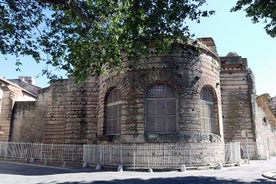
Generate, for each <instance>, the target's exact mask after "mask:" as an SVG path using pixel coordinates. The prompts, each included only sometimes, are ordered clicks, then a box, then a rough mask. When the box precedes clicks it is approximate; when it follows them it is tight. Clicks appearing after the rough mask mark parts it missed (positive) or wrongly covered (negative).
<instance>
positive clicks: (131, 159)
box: [0, 142, 240, 169]
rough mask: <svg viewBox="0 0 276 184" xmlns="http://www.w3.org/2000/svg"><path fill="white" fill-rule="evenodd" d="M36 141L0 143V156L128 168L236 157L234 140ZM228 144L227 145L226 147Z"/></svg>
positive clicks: (214, 161) (196, 163)
mask: <svg viewBox="0 0 276 184" xmlns="http://www.w3.org/2000/svg"><path fill="white" fill-rule="evenodd" d="M231 144H232V145H230V146H229V143H228V144H226V145H224V144H223V143H133V144H127V143H124V144H114V143H112V144H92V145H68V144H39V143H11V142H0V157H4V158H13V159H34V160H40V161H74V162H85V163H87V164H91V165H97V164H100V165H102V166H118V165H122V166H124V167H128V168H134V169H135V168H159V169H163V168H180V167H181V166H183V165H185V166H187V167H197V166H206V165H216V164H217V163H224V162H236V161H239V160H240V151H239V150H240V147H239V144H238V143H231ZM227 145H228V146H227Z"/></svg>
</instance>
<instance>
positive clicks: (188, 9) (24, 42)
mask: <svg viewBox="0 0 276 184" xmlns="http://www.w3.org/2000/svg"><path fill="white" fill-rule="evenodd" d="M204 3H206V2H205V0H167V1H163V0H123V1H122V0H40V1H35V0H16V1H13V0H0V27H1V29H0V53H1V54H14V55H16V56H22V55H30V56H32V57H33V58H34V59H35V60H36V62H44V63H46V64H47V65H51V66H54V67H57V68H60V69H63V70H66V71H67V72H68V73H72V74H73V75H74V76H75V77H76V78H77V80H85V79H86V77H87V76H88V75H93V74H95V73H100V72H102V71H103V68H105V67H109V68H110V67H118V66H120V64H121V61H122V57H121V56H122V54H121V51H122V49H123V50H124V52H126V53H127V57H128V59H131V60H135V59H137V58H139V55H140V54H146V53H147V45H148V44H153V45H154V46H155V47H156V50H157V51H160V52H162V51H164V50H165V49H166V48H168V45H169V44H170V43H171V42H172V41H176V40H178V39H180V40H185V38H186V37H187V36H189V29H188V26H187V25H186V24H185V23H186V21H187V20H194V21H199V19H200V17H205V16H209V15H211V14H213V13H214V12H213V11H205V10H201V6H202V5H203V4H204ZM17 64H21V63H20V62H18V63H17ZM44 73H45V74H47V75H49V77H50V78H55V77H56V76H55V75H52V73H49V72H48V71H47V70H44Z"/></svg>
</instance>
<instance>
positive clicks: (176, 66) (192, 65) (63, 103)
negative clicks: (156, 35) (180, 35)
mask: <svg viewBox="0 0 276 184" xmlns="http://www.w3.org/2000/svg"><path fill="white" fill-rule="evenodd" d="M198 48H199V49H198ZM219 73H220V63H219V58H218V57H217V55H216V53H215V52H213V51H212V50H209V49H208V48H207V47H206V46H204V45H198V46H193V45H183V44H177V45H174V46H173V47H172V52H170V53H168V54H166V55H164V56H160V57H156V56H150V57H149V58H145V59H143V60H142V61H141V62H139V63H137V62H130V61H125V66H124V70H123V71H120V72H118V71H115V70H114V71H112V70H110V71H108V72H107V73H106V74H102V75H100V76H94V77H90V78H88V81H87V82H86V83H84V84H75V82H74V79H73V78H72V77H70V78H69V79H67V80H60V81H56V82H53V83H51V85H50V87H49V88H47V89H46V90H44V91H42V92H41V94H40V95H39V100H38V102H37V103H36V109H37V108H38V107H40V108H41V109H45V110H44V111H43V112H44V113H45V114H46V115H45V114H43V115H41V114H40V115H39V113H41V111H35V112H34V113H33V116H34V117H40V118H41V120H43V121H45V123H44V124H45V127H44V135H43V142H44V143H66V144H91V143H99V142H202V141H207V142H208V141H209V142H210V141H211V142H212V141H219V142H221V141H223V131H222V130H223V129H222V116H221V112H222V110H221V98H220V96H221V92H220V87H219V86H220V79H219V77H220V75H219ZM155 84H166V85H168V86H170V87H172V88H173V89H175V91H176V98H177V109H176V111H177V122H176V131H175V132H173V133H169V134H158V133H145V115H144V114H145V94H146V91H147V90H148V89H149V87H151V86H152V85H155ZM206 86H208V87H209V88H210V89H212V94H213V96H214V103H215V104H214V106H215V110H214V111H215V116H214V121H215V128H214V129H215V130H214V133H215V134H214V135H210V137H209V136H205V137H204V136H203V135H201V120H200V115H199V114H200V110H201V107H200V92H201V89H202V88H203V87H206ZM114 88H117V89H119V90H120V91H121V94H122V115H121V122H120V134H119V135H114V136H110V135H105V121H106V120H105V118H106V117H105V113H106V99H107V96H108V94H109V93H110V91H111V90H112V89H114Z"/></svg>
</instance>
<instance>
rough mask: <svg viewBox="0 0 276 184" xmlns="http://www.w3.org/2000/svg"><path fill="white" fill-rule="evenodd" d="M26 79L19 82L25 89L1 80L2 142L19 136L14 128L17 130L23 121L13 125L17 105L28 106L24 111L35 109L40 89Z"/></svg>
mask: <svg viewBox="0 0 276 184" xmlns="http://www.w3.org/2000/svg"><path fill="white" fill-rule="evenodd" d="M24 79H25V78H24V77H20V79H19V80H18V83H21V85H24V87H21V86H20V85H18V84H16V83H15V82H11V81H9V80H6V79H4V78H0V141H9V140H11V139H12V135H13V134H17V132H13V126H14V128H15V127H16V128H15V129H17V127H18V128H19V127H20V126H21V124H22V122H21V121H18V122H17V123H19V124H12V121H13V118H14V117H13V110H14V109H16V108H14V107H15V104H16V103H24V104H26V106H27V108H23V109H22V110H23V111H28V110H31V109H34V107H35V104H36V103H35V101H36V100H37V94H38V91H39V89H40V88H39V87H37V86H34V85H33V84H31V83H30V82H29V81H28V82H27V81H25V80H24ZM26 88H27V89H28V90H27V89H26Z"/></svg>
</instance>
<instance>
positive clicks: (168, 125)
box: [145, 84, 176, 133]
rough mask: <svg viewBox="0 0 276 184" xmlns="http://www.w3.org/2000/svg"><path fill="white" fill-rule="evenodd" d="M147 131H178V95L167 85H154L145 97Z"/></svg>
mask: <svg viewBox="0 0 276 184" xmlns="http://www.w3.org/2000/svg"><path fill="white" fill-rule="evenodd" d="M145 108H146V113H145V117H146V124H145V131H146V132H153V133H157V132H159V133H166V132H175V131H176V95H175V91H174V89H172V88H171V87H169V86H167V85H162V84H160V85H154V86H152V87H151V88H149V89H148V91H147V93H146V98H145Z"/></svg>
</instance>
